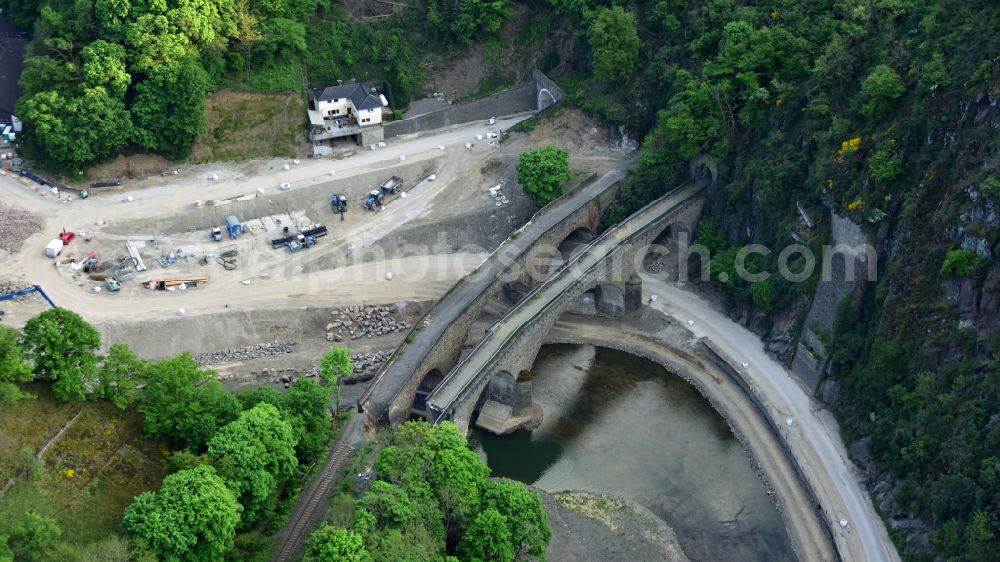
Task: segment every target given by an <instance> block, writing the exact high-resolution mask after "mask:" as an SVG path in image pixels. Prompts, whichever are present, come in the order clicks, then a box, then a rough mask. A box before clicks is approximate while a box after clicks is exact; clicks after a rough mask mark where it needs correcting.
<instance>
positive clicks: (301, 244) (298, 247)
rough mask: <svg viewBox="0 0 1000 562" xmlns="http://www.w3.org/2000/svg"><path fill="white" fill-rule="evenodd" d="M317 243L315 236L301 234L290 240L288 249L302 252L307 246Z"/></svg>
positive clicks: (292, 251)
mask: <svg viewBox="0 0 1000 562" xmlns="http://www.w3.org/2000/svg"><path fill="white" fill-rule="evenodd" d="M315 245H316V237H315V236H306V235H305V234H299V235H298V236H296V237H295V238H293V239H291V240H289V241H288V251H289V252H291V253H293V254H294V253H296V252H301V251H302V250H304V249H306V248H312V247H313V246H315Z"/></svg>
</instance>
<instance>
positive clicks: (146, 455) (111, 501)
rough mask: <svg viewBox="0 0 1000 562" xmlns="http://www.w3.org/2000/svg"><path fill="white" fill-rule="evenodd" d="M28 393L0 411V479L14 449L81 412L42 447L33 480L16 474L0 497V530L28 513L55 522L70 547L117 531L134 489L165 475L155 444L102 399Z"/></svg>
mask: <svg viewBox="0 0 1000 562" xmlns="http://www.w3.org/2000/svg"><path fill="white" fill-rule="evenodd" d="M30 391H31V392H32V393H34V394H36V395H37V396H38V398H37V399H36V400H21V401H19V402H17V403H16V404H14V405H13V406H9V407H4V408H3V409H0V427H2V428H3V432H2V433H0V469H2V470H3V475H4V478H3V479H4V481H6V476H7V474H8V473H9V471H10V469H11V468H12V466H13V465H14V464H15V463H16V462H17V460H18V459H19V458H20V456H21V455H20V454H19V450H20V449H22V448H27V449H29V450H30V451H31V453H32V454H33V453H35V452H36V451H37V450H38V449H39V448H40V447H42V446H43V445H44V443H45V442H46V441H48V440H49V439H50V438H51V437H52V436H54V435H55V434H56V433H57V432H58V431H59V430H60V428H62V427H63V426H64V425H65V424H66V423H67V422H68V421H69V420H71V419H72V418H73V417H74V416H75V415H76V413H77V412H81V414H80V416H79V417H78V418H77V419H76V421H74V422H73V424H72V425H70V426H69V428H68V429H67V430H66V432H65V433H63V435H62V436H61V437H60V438H59V439H58V440H57V441H55V442H54V443H53V444H52V445H51V446H50V447H49V449H48V450H47V451H46V452H45V454H44V456H43V457H42V466H43V468H42V470H40V471H39V472H38V473H37V476H36V478H35V479H33V480H27V479H19V480H18V481H16V482H15V483H14V485H13V486H11V487H10V488H9V489H8V491H7V493H6V494H4V495H3V496H0V532H4V531H6V530H9V529H8V527H9V526H11V525H13V524H15V523H16V522H17V521H18V520H19V519H20V518H21V516H22V515H23V514H24V513H25V512H27V511H36V512H38V513H41V514H43V515H46V516H49V517H53V518H55V519H56V520H58V522H59V525H60V527H61V528H62V533H63V537H66V538H67V539H68V540H71V541H72V542H73V543H75V544H77V545H83V544H86V543H91V542H96V541H98V540H100V539H102V538H104V537H106V536H108V535H113V534H117V533H119V532H120V527H119V522H120V521H121V516H122V512H123V511H124V510H125V507H126V506H127V505H128V504H129V503H130V502H131V501H132V498H133V497H134V496H136V495H137V494H139V493H142V492H144V491H147V490H156V489H158V488H159V486H160V482H161V481H162V480H163V477H164V475H165V472H166V471H165V469H164V466H163V463H162V458H163V455H162V454H161V452H160V450H159V449H158V447H157V444H156V443H155V442H154V441H150V440H148V439H146V438H145V437H144V436H143V435H142V422H141V417H140V415H139V413H138V412H137V411H135V410H127V411H121V410H119V409H118V408H116V407H115V406H114V405H113V404H111V403H108V402H85V403H67V402H62V401H60V400H58V399H56V398H55V397H54V396H53V395H52V393H51V392H50V390H49V388H48V386H46V385H32V388H31V389H30ZM69 471H72V472H69ZM70 474H72V476H70Z"/></svg>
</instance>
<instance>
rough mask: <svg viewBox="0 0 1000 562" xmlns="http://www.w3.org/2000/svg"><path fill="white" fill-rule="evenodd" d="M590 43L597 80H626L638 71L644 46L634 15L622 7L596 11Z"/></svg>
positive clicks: (588, 30)
mask: <svg viewBox="0 0 1000 562" xmlns="http://www.w3.org/2000/svg"><path fill="white" fill-rule="evenodd" d="M587 41H588V42H589V43H590V49H591V50H592V51H593V53H594V77H595V78H597V79H598V80H600V81H601V82H613V81H615V80H627V79H628V78H629V77H630V76H632V73H633V72H635V63H636V61H638V60H639V48H640V47H641V46H642V43H641V42H640V41H639V34H638V32H637V31H636V25H635V15H633V14H632V13H631V12H627V11H625V9H624V8H622V7H621V6H613V7H611V8H600V9H598V10H596V11H595V12H594V14H593V16H592V18H591V21H590V26H589V27H588V28H587Z"/></svg>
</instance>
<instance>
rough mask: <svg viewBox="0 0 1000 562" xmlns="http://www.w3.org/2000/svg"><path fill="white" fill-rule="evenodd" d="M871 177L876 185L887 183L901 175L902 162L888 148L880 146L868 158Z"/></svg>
mask: <svg viewBox="0 0 1000 562" xmlns="http://www.w3.org/2000/svg"><path fill="white" fill-rule="evenodd" d="M868 167H869V168H870V169H871V173H872V179H873V180H875V183H876V184H877V185H887V184H890V183H892V182H894V181H896V180H897V179H899V178H900V177H901V176H902V175H903V162H902V161H901V160H900V159H899V158H898V157H896V156H895V155H893V153H892V150H891V149H889V148H880V149H879V150H877V151H876V152H875V154H873V155H872V157H871V158H869V160H868Z"/></svg>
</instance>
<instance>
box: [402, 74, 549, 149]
mask: <svg viewBox="0 0 1000 562" xmlns="http://www.w3.org/2000/svg"><path fill="white" fill-rule="evenodd" d="M537 103H538V95H537V92H536V89H535V85H534V84H529V85H527V86H521V87H520V88H515V89H513V90H507V91H506V92H500V93H497V94H492V95H489V96H486V97H484V98H479V99H477V100H473V101H470V102H468V103H462V104H458V105H453V106H451V107H446V108H444V109H439V110H437V111H432V112H430V113H425V114H423V115H419V116H417V117H414V118H412V119H404V120H402V121H393V122H392V123H386V124H385V125H384V128H385V136H386V138H391V137H397V136H399V135H409V134H413V133H419V132H421V131H431V130H434V129H441V128H444V127H450V126H451V125H457V124H459V123H469V122H472V121H486V120H487V119H489V118H490V117H500V116H504V115H512V114H514V113H524V112H526V111H534V110H535V109H536V104H537Z"/></svg>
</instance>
